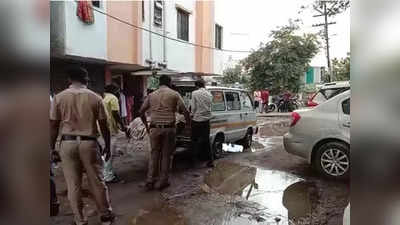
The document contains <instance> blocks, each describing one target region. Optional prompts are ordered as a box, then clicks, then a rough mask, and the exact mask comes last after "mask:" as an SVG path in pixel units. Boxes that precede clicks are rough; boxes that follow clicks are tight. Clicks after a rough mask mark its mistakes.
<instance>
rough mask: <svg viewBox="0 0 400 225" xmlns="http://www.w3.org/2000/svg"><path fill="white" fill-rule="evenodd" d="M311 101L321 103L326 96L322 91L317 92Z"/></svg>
mask: <svg viewBox="0 0 400 225" xmlns="http://www.w3.org/2000/svg"><path fill="white" fill-rule="evenodd" d="M312 101H313V102H315V103H317V104H321V103H323V102H325V101H326V98H325V96H324V94H322V92H318V93H317V94H316V95H315V96H314V98H313V99H312Z"/></svg>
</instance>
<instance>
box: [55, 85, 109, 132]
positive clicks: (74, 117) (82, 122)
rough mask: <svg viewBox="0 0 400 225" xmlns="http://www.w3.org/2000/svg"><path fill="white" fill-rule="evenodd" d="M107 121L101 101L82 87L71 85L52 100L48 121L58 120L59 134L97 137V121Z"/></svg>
mask: <svg viewBox="0 0 400 225" xmlns="http://www.w3.org/2000/svg"><path fill="white" fill-rule="evenodd" d="M105 119H107V115H106V112H105V109H104V105H103V102H102V99H101V97H100V96H99V95H97V94H96V93H94V92H93V91H91V90H89V89H87V88H86V86H84V85H80V86H77V85H71V86H70V87H69V88H68V89H66V90H64V91H62V92H61V93H59V94H58V95H56V96H55V97H54V99H53V102H52V105H51V110H50V120H59V121H61V123H60V134H61V135H63V134H66V135H81V136H92V137H95V136H97V135H98V130H97V124H96V122H97V121H98V120H105Z"/></svg>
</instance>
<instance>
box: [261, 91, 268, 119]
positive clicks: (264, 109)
mask: <svg viewBox="0 0 400 225" xmlns="http://www.w3.org/2000/svg"><path fill="white" fill-rule="evenodd" d="M268 100H269V91H268V90H266V89H264V90H262V91H261V102H262V112H263V113H264V112H267V111H268V103H269V102H268Z"/></svg>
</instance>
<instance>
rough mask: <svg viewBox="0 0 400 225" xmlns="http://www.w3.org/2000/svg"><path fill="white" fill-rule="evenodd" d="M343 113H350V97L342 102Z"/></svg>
mask: <svg viewBox="0 0 400 225" xmlns="http://www.w3.org/2000/svg"><path fill="white" fill-rule="evenodd" d="M342 108H343V113H344V114H346V115H350V98H348V99H346V100H344V101H343V102H342Z"/></svg>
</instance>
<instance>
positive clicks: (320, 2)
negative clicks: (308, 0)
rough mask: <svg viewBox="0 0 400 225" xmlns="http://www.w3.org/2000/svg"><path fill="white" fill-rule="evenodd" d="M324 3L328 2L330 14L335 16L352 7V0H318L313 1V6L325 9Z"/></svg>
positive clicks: (327, 6) (321, 9) (316, 8)
mask: <svg viewBox="0 0 400 225" xmlns="http://www.w3.org/2000/svg"><path fill="white" fill-rule="evenodd" d="M324 4H326V8H327V11H328V15H329V16H333V15H336V14H340V13H342V12H344V11H346V10H347V9H348V8H350V0H337V1H324V0H316V1H314V3H313V8H314V9H315V10H317V11H318V10H320V11H323V9H324Z"/></svg>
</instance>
